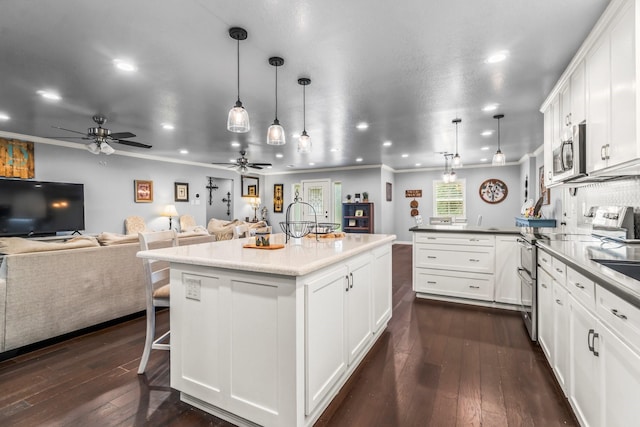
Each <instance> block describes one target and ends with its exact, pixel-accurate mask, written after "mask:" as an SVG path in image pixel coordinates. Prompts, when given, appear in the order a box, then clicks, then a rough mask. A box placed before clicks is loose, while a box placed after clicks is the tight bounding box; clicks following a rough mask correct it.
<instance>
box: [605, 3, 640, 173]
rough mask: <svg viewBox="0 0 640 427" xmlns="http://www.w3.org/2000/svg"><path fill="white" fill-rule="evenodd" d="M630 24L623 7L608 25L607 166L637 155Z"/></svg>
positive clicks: (631, 16) (632, 20) (629, 15)
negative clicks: (618, 15)
mask: <svg viewBox="0 0 640 427" xmlns="http://www.w3.org/2000/svg"><path fill="white" fill-rule="evenodd" d="M629 3H633V2H629ZM628 9H633V6H630V7H629V8H628ZM634 23H635V15H634V14H633V12H632V11H630V10H627V11H625V12H623V13H622V14H621V15H620V19H619V20H618V21H617V22H614V23H613V25H612V28H611V128H610V129H611V147H610V149H609V152H608V155H609V159H608V161H607V166H613V165H615V164H618V163H622V162H625V161H627V160H631V159H635V158H636V157H638V148H637V144H636V89H635V88H636V62H635V58H636V56H635V53H636V49H635V31H634Z"/></svg>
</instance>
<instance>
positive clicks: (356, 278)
mask: <svg viewBox="0 0 640 427" xmlns="http://www.w3.org/2000/svg"><path fill="white" fill-rule="evenodd" d="M348 268H349V275H348V277H349V291H348V294H347V310H346V313H347V351H348V361H349V364H351V363H352V362H353V361H354V360H355V359H357V358H358V356H359V355H360V353H361V352H362V351H363V350H364V348H365V347H366V346H367V344H368V343H369V340H371V258H370V257H369V255H363V256H361V257H358V258H356V259H354V260H353V261H351V262H349V264H348Z"/></svg>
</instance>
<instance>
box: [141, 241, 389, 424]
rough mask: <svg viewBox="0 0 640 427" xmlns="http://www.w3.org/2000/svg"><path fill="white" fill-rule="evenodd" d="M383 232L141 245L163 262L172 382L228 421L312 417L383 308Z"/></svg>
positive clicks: (364, 347) (377, 329)
mask: <svg viewBox="0 0 640 427" xmlns="http://www.w3.org/2000/svg"><path fill="white" fill-rule="evenodd" d="M278 236H279V237H283V236H282V235H272V239H273V240H278ZM283 240H284V239H283ZM393 240H395V236H393V235H378V234H367V235H349V234H348V235H347V236H345V237H344V238H342V239H323V240H322V241H316V240H315V239H307V238H304V239H298V240H291V241H289V242H288V243H287V244H286V245H285V247H284V248H283V249H277V250H256V249H246V248H243V244H245V243H248V242H249V239H235V240H227V241H219V242H214V243H210V244H203V245H192V246H178V247H175V248H165V249H156V250H150V251H143V252H139V253H138V256H140V257H147V258H152V259H159V260H163V261H168V262H169V263H170V266H171V279H170V280H171V308H170V311H171V312H170V314H171V316H170V317H171V387H172V388H175V389H177V390H179V391H180V398H181V400H182V401H184V402H186V403H189V404H191V405H192V406H195V407H197V408H200V409H202V410H204V411H206V412H209V413H211V414H214V415H216V416H217V417H220V418H222V419H225V420H227V421H229V422H231V423H233V424H236V425H263V426H283V427H284V426H286V427H289V426H304V427H307V426H311V425H313V424H314V423H315V422H316V421H317V419H318V418H319V416H320V415H321V413H322V412H323V411H324V409H326V407H327V406H328V405H329V404H330V403H331V401H332V399H333V398H334V397H335V396H336V394H337V393H338V391H339V390H340V388H341V387H342V386H343V385H344V384H345V383H346V382H347V380H348V379H349V377H350V376H351V375H352V374H353V373H354V371H355V370H356V368H357V367H358V365H359V364H360V363H361V362H362V360H363V358H364V357H365V356H366V354H367V352H368V351H369V350H370V349H371V348H372V346H373V345H374V344H375V342H376V341H377V340H378V338H379V337H380V336H382V333H381V331H383V330H384V328H385V327H386V325H387V322H388V321H389V319H390V318H391V298H390V297H389V296H390V295H391V275H390V272H391V256H390V253H391V244H392V242H393ZM374 263H378V264H384V263H387V264H388V265H374Z"/></svg>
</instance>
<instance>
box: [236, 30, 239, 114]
mask: <svg viewBox="0 0 640 427" xmlns="http://www.w3.org/2000/svg"><path fill="white" fill-rule="evenodd" d="M237 42H238V44H237V52H238V54H237V55H236V58H237V59H238V68H237V71H238V79H237V81H238V102H240V39H238V40H237Z"/></svg>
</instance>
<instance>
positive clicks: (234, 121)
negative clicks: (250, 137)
mask: <svg viewBox="0 0 640 427" xmlns="http://www.w3.org/2000/svg"><path fill="white" fill-rule="evenodd" d="M229 36H230V37H231V38H232V39H234V40H236V41H237V42H238V49H237V51H238V55H237V58H238V100H237V101H236V105H234V106H233V107H232V108H231V110H230V111H229V118H228V119H227V130H228V131H231V132H235V133H246V132H249V130H250V129H251V126H250V124H249V113H247V110H245V109H244V107H243V106H242V102H241V101H240V40H246V38H247V31H246V30H245V29H244V28H240V27H233V28H231V29H229Z"/></svg>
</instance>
